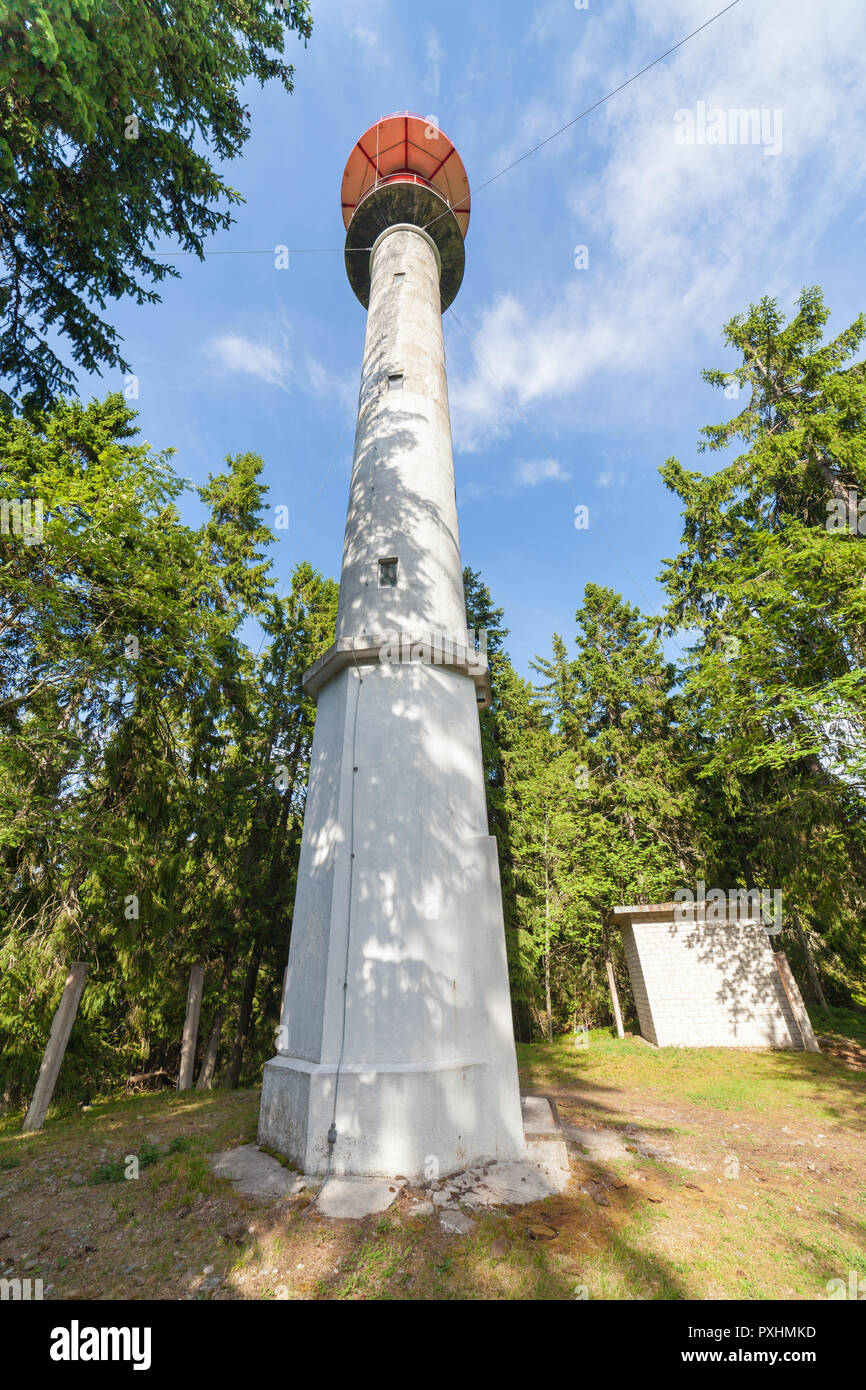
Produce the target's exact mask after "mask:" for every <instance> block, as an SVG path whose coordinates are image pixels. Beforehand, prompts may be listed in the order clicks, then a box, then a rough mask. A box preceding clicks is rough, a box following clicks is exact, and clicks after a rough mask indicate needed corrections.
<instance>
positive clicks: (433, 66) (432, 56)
mask: <svg viewBox="0 0 866 1390" xmlns="http://www.w3.org/2000/svg"><path fill="white" fill-rule="evenodd" d="M424 53H425V56H426V60H427V78H428V80H427V88H428V91H429V92H430V95H431V96H433V97H438V95H439V81H440V77H441V72H442V59H443V58H444V57H445V50H444V49H443V47H442V45H441V43H440V42H439V35H438V34H437V33H436V30H435V29H434V28H432V26H431V25H429V24H428V25H426V27H425V29H424Z"/></svg>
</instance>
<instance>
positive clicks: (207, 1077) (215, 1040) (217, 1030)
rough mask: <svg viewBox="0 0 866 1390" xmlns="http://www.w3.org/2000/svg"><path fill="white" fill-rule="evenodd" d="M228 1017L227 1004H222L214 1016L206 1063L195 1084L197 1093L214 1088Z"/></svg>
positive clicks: (203, 1064)
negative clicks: (222, 1038) (223, 1031)
mask: <svg viewBox="0 0 866 1390" xmlns="http://www.w3.org/2000/svg"><path fill="white" fill-rule="evenodd" d="M225 1016H226V1006H225V1004H220V1006H219V1008H218V1009H217V1011H216V1013H215V1014H214V1019H213V1026H212V1028H211V1030H210V1037H209V1038H208V1044H207V1049H206V1050H205V1054H204V1061H203V1062H202V1064H201V1071H200V1072H199V1074H198V1081H197V1082H196V1083H195V1088H196V1090H197V1091H209V1090H210V1089H211V1087H212V1086H213V1079H214V1076H215V1075H216V1064H217V1056H218V1054H219V1047H220V1035H221V1033H222V1029H223V1021H224V1019H225Z"/></svg>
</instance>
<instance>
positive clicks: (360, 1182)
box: [316, 1178, 400, 1221]
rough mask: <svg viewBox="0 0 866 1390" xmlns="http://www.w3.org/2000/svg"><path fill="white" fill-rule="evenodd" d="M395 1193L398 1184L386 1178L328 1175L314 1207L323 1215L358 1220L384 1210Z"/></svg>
mask: <svg viewBox="0 0 866 1390" xmlns="http://www.w3.org/2000/svg"><path fill="white" fill-rule="evenodd" d="M399 1195H400V1186H399V1185H398V1184H397V1183H393V1182H388V1180H387V1178H329V1179H328V1181H327V1182H326V1183H325V1186H324V1187H323V1188H322V1191H321V1193H320V1194H319V1200H318V1202H317V1203H316V1207H317V1210H318V1211H320V1212H321V1213H322V1215H323V1216H331V1217H336V1218H338V1219H339V1220H344V1221H345V1220H350V1221H360V1220H361V1219H362V1217H365V1216H375V1215H377V1214H378V1213H379V1212H380V1211H387V1209H388V1207H390V1205H391V1203H392V1202H395V1201H396V1200H397V1198H398V1197H399Z"/></svg>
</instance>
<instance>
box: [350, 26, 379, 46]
mask: <svg viewBox="0 0 866 1390" xmlns="http://www.w3.org/2000/svg"><path fill="white" fill-rule="evenodd" d="M351 34H352V38H353V39H354V40H355V42H356V43H359V44H360V45H361V46H362V47H363V48H375V47H376V45H377V44H378V42H379V38H378V35H376V34H374V33H373V31H372V29H365V28H364V26H363V24H353V25H352V29H351Z"/></svg>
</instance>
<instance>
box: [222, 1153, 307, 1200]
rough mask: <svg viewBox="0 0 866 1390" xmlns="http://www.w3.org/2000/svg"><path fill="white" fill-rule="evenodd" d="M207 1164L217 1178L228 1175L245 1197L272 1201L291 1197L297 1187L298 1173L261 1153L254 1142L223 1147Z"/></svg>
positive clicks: (268, 1155)
mask: <svg viewBox="0 0 866 1390" xmlns="http://www.w3.org/2000/svg"><path fill="white" fill-rule="evenodd" d="M210 1163H211V1168H212V1169H213V1171H214V1172H215V1173H216V1175H217V1177H220V1178H229V1179H230V1180H231V1182H232V1184H233V1185H234V1187H235V1188H236V1189H237V1191H238V1192H242V1193H243V1195H244V1196H245V1197H263V1198H265V1199H266V1200H268V1201H274V1200H276V1199H277V1198H279V1197H288V1196H290V1195H291V1193H292V1192H294V1191H296V1190H297V1187H298V1174H297V1173H293V1172H292V1171H291V1170H290V1169H288V1168H284V1167H283V1165H282V1163H279V1162H278V1161H277V1159H275V1158H272V1157H271V1155H270V1154H265V1153H262V1152H261V1150H260V1149H259V1148H258V1147H257V1146H256V1145H255V1144H241V1145H240V1146H239V1147H238V1148H236V1149H224V1150H223V1151H222V1153H218V1154H214V1155H213V1156H212V1157H211V1161H210Z"/></svg>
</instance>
